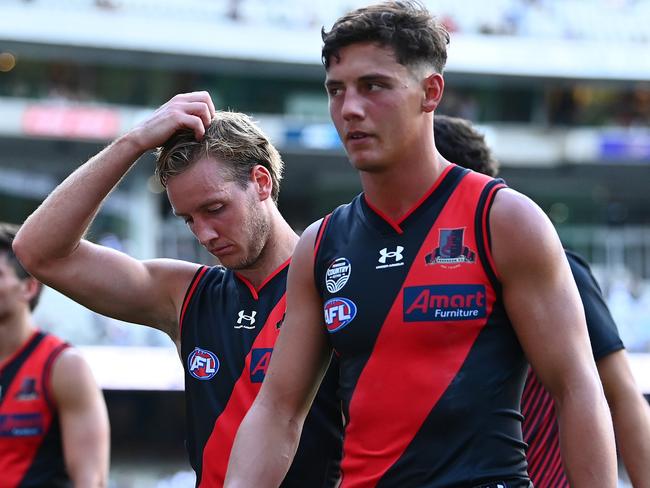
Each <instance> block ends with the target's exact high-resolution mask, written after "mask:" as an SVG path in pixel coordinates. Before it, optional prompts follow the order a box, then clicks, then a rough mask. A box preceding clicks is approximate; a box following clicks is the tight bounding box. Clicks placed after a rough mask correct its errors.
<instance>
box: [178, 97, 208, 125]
mask: <svg viewBox="0 0 650 488" xmlns="http://www.w3.org/2000/svg"><path fill="white" fill-rule="evenodd" d="M176 109H178V110H180V111H181V112H182V113H186V114H191V115H194V116H196V117H199V118H200V119H201V121H202V122H203V125H204V126H205V127H206V128H207V127H208V126H209V125H210V123H211V122H212V114H210V107H208V105H207V104H206V103H205V102H185V103H182V104H178V105H177V106H176Z"/></svg>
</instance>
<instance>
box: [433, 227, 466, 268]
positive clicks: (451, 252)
mask: <svg viewBox="0 0 650 488" xmlns="http://www.w3.org/2000/svg"><path fill="white" fill-rule="evenodd" d="M464 235H465V229H464V228H462V227H461V228H460V229H440V234H439V236H438V247H436V248H435V249H434V250H433V252H432V253H429V254H427V255H426V256H425V257H424V260H425V262H426V264H429V265H432V266H433V265H436V264H442V265H459V264H463V263H474V262H475V261H476V253H475V252H474V251H472V250H471V249H470V248H469V247H467V246H465V245H464V242H463V239H464Z"/></svg>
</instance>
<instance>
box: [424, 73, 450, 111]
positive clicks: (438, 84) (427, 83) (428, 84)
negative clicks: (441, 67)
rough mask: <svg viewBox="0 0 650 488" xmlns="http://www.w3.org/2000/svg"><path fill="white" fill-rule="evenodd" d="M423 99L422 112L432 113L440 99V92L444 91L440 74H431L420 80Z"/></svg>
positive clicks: (443, 81) (443, 83)
mask: <svg viewBox="0 0 650 488" xmlns="http://www.w3.org/2000/svg"><path fill="white" fill-rule="evenodd" d="M422 88H423V89H424V97H423V99H422V110H424V111H425V112H433V111H434V110H435V109H436V108H438V105H439V104H440V100H441V99H442V92H443V91H444V90H445V80H444V78H443V77H442V75H441V74H440V73H433V74H431V75H429V76H427V77H426V78H425V79H424V80H422Z"/></svg>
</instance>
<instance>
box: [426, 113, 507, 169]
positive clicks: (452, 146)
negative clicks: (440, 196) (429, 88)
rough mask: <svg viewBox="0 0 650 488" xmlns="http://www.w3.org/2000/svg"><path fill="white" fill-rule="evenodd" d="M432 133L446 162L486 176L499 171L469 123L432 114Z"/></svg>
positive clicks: (481, 139)
mask: <svg viewBox="0 0 650 488" xmlns="http://www.w3.org/2000/svg"><path fill="white" fill-rule="evenodd" d="M433 134H434V138H435V141H436V149H438V152H439V153H440V154H441V155H442V157H443V158H445V159H446V160H447V161H450V162H452V163H455V164H457V165H459V166H462V167H464V168H468V169H471V170H473V171H476V172H477V173H483V174H484V175H488V176H496V175H497V173H498V172H499V162H498V161H497V160H496V159H495V158H494V157H493V156H492V151H491V150H490V148H489V147H488V145H487V144H486V143H485V137H484V136H483V134H481V133H480V132H479V131H477V130H476V129H475V128H474V127H473V126H472V124H471V123H470V122H469V121H467V120H465V119H461V118H458V117H448V116H446V115H435V116H434V117H433Z"/></svg>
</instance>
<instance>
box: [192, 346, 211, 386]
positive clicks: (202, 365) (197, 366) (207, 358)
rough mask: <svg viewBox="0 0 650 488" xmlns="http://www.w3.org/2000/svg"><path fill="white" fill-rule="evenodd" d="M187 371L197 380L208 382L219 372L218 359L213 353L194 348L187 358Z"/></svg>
mask: <svg viewBox="0 0 650 488" xmlns="http://www.w3.org/2000/svg"><path fill="white" fill-rule="evenodd" d="M187 369H188V371H189V372H190V374H191V375H192V376H194V377H195V378H196V379H197V380H209V379H212V378H213V377H214V375H215V374H217V371H219V359H217V356H216V355H215V354H214V353H213V352H211V351H207V350H205V349H201V348H199V347H195V348H194V350H193V351H192V353H191V354H190V355H189V356H188V358H187Z"/></svg>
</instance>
